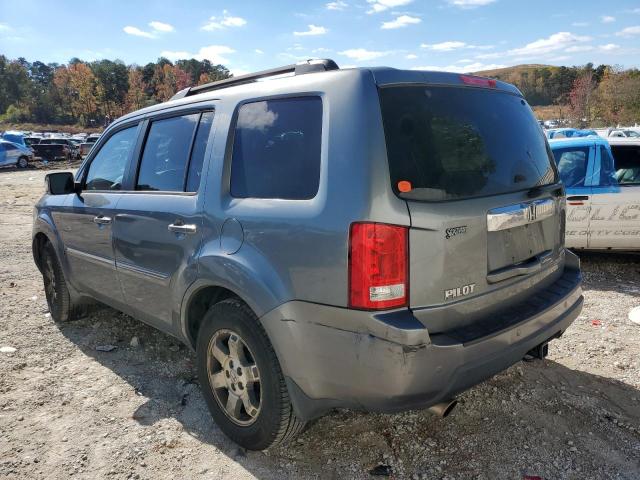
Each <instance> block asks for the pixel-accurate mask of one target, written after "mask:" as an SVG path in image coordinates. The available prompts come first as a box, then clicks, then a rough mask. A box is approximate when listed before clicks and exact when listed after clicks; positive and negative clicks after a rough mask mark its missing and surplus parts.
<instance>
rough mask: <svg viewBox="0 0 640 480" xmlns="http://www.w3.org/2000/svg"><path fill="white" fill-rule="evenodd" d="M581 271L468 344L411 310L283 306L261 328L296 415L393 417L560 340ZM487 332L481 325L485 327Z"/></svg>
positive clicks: (574, 267)
mask: <svg viewBox="0 0 640 480" xmlns="http://www.w3.org/2000/svg"><path fill="white" fill-rule="evenodd" d="M580 281H581V276H580V269H579V261H578V260H577V258H576V257H575V256H574V255H573V254H571V253H567V262H566V266H565V270H564V272H563V274H562V276H561V277H560V279H559V280H557V281H556V282H555V283H554V284H553V285H551V286H550V287H548V288H547V289H545V291H544V292H539V293H537V294H536V296H540V297H541V298H533V299H529V300H528V301H527V305H523V308H526V309H527V311H530V309H531V303H532V301H533V302H534V303H535V304H537V305H539V307H540V308H539V309H538V311H536V312H535V313H534V314H531V315H527V316H526V317H525V318H517V319H516V320H515V322H514V323H512V324H510V325H508V326H505V324H504V322H503V323H501V324H500V325H498V329H497V330H495V331H491V330H490V329H489V330H486V329H485V331H482V332H481V333H480V336H479V337H478V336H477V337H475V338H474V336H473V335H470V334H469V332H460V331H455V332H454V331H452V332H443V333H439V334H437V335H431V336H430V335H429V333H428V332H427V330H426V328H425V327H424V326H423V325H422V324H421V323H420V322H419V321H418V320H417V319H415V317H413V315H412V313H411V311H410V310H408V309H403V310H399V311H394V312H390V313H382V314H381V313H372V312H363V311H356V310H349V309H344V308H337V307H330V306H326V305H318V304H313V303H308V302H299V301H294V302H289V303H286V304H284V305H282V306H280V307H279V308H277V309H275V310H273V311H271V312H269V313H268V314H266V315H265V316H264V317H262V318H261V321H262V323H263V325H264V327H265V329H266V330H267V333H268V335H269V337H270V339H271V341H272V343H273V346H274V348H275V350H276V353H277V355H278V358H279V360H280V363H281V366H282V370H283V372H284V375H285V378H286V380H287V385H288V387H289V393H290V395H291V398H292V401H293V404H294V408H295V410H296V413H297V414H298V415H299V416H300V417H302V418H304V419H312V418H314V417H317V416H319V415H322V414H323V413H324V412H326V411H327V410H329V409H331V408H335V407H346V408H353V409H358V410H365V411H378V412H396V411H402V410H409V409H417V408H426V407H428V406H431V405H433V404H435V403H438V402H440V401H443V400H446V399H449V398H451V397H453V396H454V395H456V394H458V393H460V392H462V391H464V390H466V389H468V388H470V387H472V386H473V385H476V384H477V383H479V382H482V381H483V380H485V379H487V378H489V377H491V376H493V375H495V374H496V373H498V372H500V371H502V370H504V369H506V368H508V367H509V366H511V365H513V364H514V363H516V362H518V361H519V360H521V359H522V358H523V357H524V355H525V354H526V353H527V352H528V351H529V350H531V349H532V348H534V347H536V346H537V345H539V344H541V343H543V342H546V341H548V340H550V339H553V338H557V337H558V336H560V335H561V334H562V333H564V331H565V330H566V329H567V327H568V326H569V325H570V324H571V323H572V322H573V320H574V319H575V318H576V317H577V316H578V315H579V314H580V311H581V310H582V304H583V297H582V290H581V287H580ZM485 327H486V324H485Z"/></svg>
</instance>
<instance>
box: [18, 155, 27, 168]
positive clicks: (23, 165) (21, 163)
mask: <svg viewBox="0 0 640 480" xmlns="http://www.w3.org/2000/svg"><path fill="white" fill-rule="evenodd" d="M16 165H17V167H18V168H27V167H28V166H29V159H28V158H27V157H20V158H18V163H16Z"/></svg>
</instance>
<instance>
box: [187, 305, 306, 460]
mask: <svg viewBox="0 0 640 480" xmlns="http://www.w3.org/2000/svg"><path fill="white" fill-rule="evenodd" d="M196 353H197V355H196V356H197V360H196V361H197V369H198V377H199V380H200V385H201V386H202V394H203V395H204V398H205V400H206V402H207V405H208V407H209V411H210V412H211V415H212V417H213V419H214V420H215V422H216V423H217V424H218V426H219V427H220V429H221V430H222V431H223V432H224V433H225V435H227V436H228V437H229V438H230V439H231V440H233V441H234V442H236V443H237V444H239V445H240V446H242V447H244V448H247V449H249V450H264V449H267V448H269V447H271V446H273V445H276V444H279V443H284V442H286V441H289V440H291V439H292V438H294V437H295V436H297V435H298V434H299V433H300V432H301V431H302V429H303V428H304V426H305V423H304V422H303V421H302V420H300V419H299V418H298V417H297V416H296V415H295V412H294V411H293V407H292V406H291V401H290V399H289V393H288V391H287V386H286V384H285V381H284V376H283V374H282V370H281V369H280V364H279V362H278V359H277V357H276V354H275V352H274V350H273V347H272V346H271V343H270V342H269V339H268V337H267V334H266V332H265V331H264V329H263V328H262V326H261V325H260V322H259V320H258V319H257V318H256V316H255V314H254V313H253V312H252V311H251V309H250V308H249V307H248V306H247V305H246V304H244V303H243V302H242V301H240V300H238V299H236V298H229V299H226V300H223V301H221V302H219V303H217V304H215V305H214V306H212V307H211V308H210V309H209V311H208V312H207V314H206V315H205V318H204V319H203V325H202V327H201V329H200V332H199V334H198V341H197V348H196Z"/></svg>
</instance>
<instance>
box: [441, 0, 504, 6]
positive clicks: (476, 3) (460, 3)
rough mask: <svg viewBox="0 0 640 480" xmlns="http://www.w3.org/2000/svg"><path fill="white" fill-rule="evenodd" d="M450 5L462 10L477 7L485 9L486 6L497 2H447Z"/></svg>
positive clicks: (486, 0)
mask: <svg viewBox="0 0 640 480" xmlns="http://www.w3.org/2000/svg"><path fill="white" fill-rule="evenodd" d="M447 1H448V2H449V4H450V5H453V6H455V7H460V8H476V7H484V6H485V5H489V4H490V3H493V2H495V1H496V0H447Z"/></svg>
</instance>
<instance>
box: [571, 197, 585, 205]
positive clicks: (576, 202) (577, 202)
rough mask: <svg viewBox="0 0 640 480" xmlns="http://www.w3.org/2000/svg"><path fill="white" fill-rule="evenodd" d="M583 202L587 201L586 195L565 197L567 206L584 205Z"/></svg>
mask: <svg viewBox="0 0 640 480" xmlns="http://www.w3.org/2000/svg"><path fill="white" fill-rule="evenodd" d="M585 200H589V196H588V195H570V196H568V197H567V202H569V205H584V203H582V202H584V201H585Z"/></svg>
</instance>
